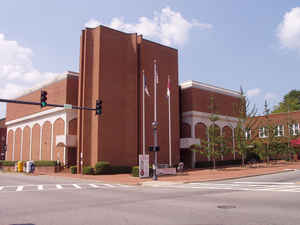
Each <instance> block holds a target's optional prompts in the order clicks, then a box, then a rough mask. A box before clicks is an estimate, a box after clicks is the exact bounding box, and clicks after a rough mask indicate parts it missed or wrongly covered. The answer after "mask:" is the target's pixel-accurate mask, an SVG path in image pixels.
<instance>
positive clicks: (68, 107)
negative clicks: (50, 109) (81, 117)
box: [64, 104, 72, 109]
mask: <svg viewBox="0 0 300 225" xmlns="http://www.w3.org/2000/svg"><path fill="white" fill-rule="evenodd" d="M64 108H65V109H72V105H70V104H64Z"/></svg>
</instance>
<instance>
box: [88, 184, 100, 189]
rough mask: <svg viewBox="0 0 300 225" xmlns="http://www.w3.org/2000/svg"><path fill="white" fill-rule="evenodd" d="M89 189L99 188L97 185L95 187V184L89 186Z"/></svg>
mask: <svg viewBox="0 0 300 225" xmlns="http://www.w3.org/2000/svg"><path fill="white" fill-rule="evenodd" d="M89 185H90V186H91V187H93V188H99V186H98V185H96V184H89Z"/></svg>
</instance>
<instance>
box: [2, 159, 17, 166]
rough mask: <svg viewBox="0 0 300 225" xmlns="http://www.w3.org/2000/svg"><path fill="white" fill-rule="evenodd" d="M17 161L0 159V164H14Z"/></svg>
mask: <svg viewBox="0 0 300 225" xmlns="http://www.w3.org/2000/svg"><path fill="white" fill-rule="evenodd" d="M15 163H16V161H5V160H0V166H14V165H15Z"/></svg>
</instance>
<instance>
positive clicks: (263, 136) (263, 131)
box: [258, 127, 268, 138]
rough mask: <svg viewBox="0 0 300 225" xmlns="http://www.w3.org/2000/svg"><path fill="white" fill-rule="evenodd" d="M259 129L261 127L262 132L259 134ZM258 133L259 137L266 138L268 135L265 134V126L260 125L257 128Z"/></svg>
mask: <svg viewBox="0 0 300 225" xmlns="http://www.w3.org/2000/svg"><path fill="white" fill-rule="evenodd" d="M261 129H262V134H263V135H261V132H260V130H261ZM258 135H259V137H260V138H267V137H268V135H266V127H260V128H258Z"/></svg>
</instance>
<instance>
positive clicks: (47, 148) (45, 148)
mask: <svg viewBox="0 0 300 225" xmlns="http://www.w3.org/2000/svg"><path fill="white" fill-rule="evenodd" d="M50 159H51V123H50V122H48V121H47V122H45V123H44V124H43V128H42V160H50Z"/></svg>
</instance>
